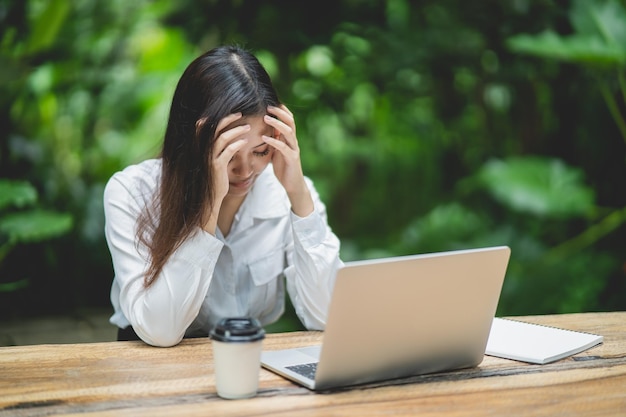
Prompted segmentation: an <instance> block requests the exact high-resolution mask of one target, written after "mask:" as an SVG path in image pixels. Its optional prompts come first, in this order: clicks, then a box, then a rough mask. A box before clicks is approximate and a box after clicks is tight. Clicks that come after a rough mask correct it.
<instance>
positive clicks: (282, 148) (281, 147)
mask: <svg viewBox="0 0 626 417" xmlns="http://www.w3.org/2000/svg"><path fill="white" fill-rule="evenodd" d="M261 139H263V141H264V142H265V143H267V144H268V145H270V146H271V147H273V148H274V149H276V150H277V151H279V152H280V153H281V154H283V155H284V156H288V155H289V153H290V152H293V149H291V148H290V147H289V145H287V144H286V143H285V142H283V141H282V140H278V139H276V138H273V137H271V136H265V135H263V136H261Z"/></svg>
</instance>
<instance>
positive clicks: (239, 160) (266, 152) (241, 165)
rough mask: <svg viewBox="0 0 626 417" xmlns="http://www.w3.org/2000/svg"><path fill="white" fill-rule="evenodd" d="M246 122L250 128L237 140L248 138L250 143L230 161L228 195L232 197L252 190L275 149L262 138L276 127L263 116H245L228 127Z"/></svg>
mask: <svg viewBox="0 0 626 417" xmlns="http://www.w3.org/2000/svg"><path fill="white" fill-rule="evenodd" d="M244 124H249V125H250V130H249V131H248V132H247V133H246V134H245V135H244V136H241V137H238V138H236V139H235V140H239V139H244V138H247V139H248V143H247V144H246V145H245V146H244V147H243V148H242V149H241V150H239V151H238V152H237V153H236V154H235V156H233V158H232V159H231V161H230V162H229V163H228V182H229V184H230V188H229V189H228V195H229V196H231V197H242V196H245V195H246V194H247V193H248V191H250V189H251V188H252V185H253V184H254V181H255V180H256V178H257V177H258V176H259V174H260V173H261V172H263V170H264V169H265V167H267V164H269V163H270V161H271V160H272V154H273V151H274V150H273V148H272V147H271V146H270V145H268V144H267V143H265V142H264V141H263V139H261V136H262V135H266V136H273V135H274V129H273V128H272V127H270V126H268V125H267V124H265V122H264V121H263V116H252V117H244V118H242V119H241V120H237V122H235V123H233V124H232V125H230V126H228V127H227V129H232V128H233V127H236V126H240V125H244Z"/></svg>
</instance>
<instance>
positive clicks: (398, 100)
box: [0, 0, 626, 319]
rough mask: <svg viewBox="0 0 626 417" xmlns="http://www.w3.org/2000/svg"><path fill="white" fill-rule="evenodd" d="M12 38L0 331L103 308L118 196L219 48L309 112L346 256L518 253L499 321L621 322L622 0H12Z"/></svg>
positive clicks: (306, 121) (308, 152) (309, 147)
mask: <svg viewBox="0 0 626 417" xmlns="http://www.w3.org/2000/svg"><path fill="white" fill-rule="evenodd" d="M0 28H1V29H0V33H1V41H0V317H1V318H2V319H14V318H21V317H28V316H34V315H45V314H57V313H66V312H71V311H74V310H76V309H81V308H86V307H102V308H107V307H108V306H109V299H108V296H109V288H110V284H111V280H112V276H113V272H112V267H111V261H110V257H109V252H108V249H107V247H106V243H105V240H104V235H103V227H104V219H103V210H102V192H103V187H104V184H105V183H106V181H107V180H108V178H109V177H110V176H111V175H112V174H113V173H114V172H115V171H117V170H120V169H122V168H123V167H125V166H127V165H129V164H132V163H136V162H138V161H141V160H143V159H145V158H149V157H152V156H154V155H155V154H156V153H157V152H158V150H159V146H160V143H161V140H162V136H163V132H164V128H165V124H166V120H167V114H168V110H169V103H170V100H171V97H172V94H173V91H174V88H175V84H176V82H177V81H178V78H179V77H180V75H181V73H182V71H183V69H184V68H185V67H186V66H187V64H188V63H189V62H190V61H191V60H192V59H193V58H195V57H196V56H197V55H199V54H200V53H202V52H204V51H205V50H207V49H210V48H212V47H214V46H217V45H219V44H224V43H227V44H232V43H236V44H239V45H242V46H244V47H246V48H248V49H251V50H252V51H253V52H255V53H256V54H257V56H258V57H259V58H260V60H261V61H262V62H263V63H264V64H265V66H266V68H267V69H268V72H270V75H271V76H272V77H273V79H274V81H275V84H276V86H277V89H278V91H279V95H280V97H281V99H282V101H283V102H285V103H286V104H287V105H288V106H289V107H290V109H291V110H292V111H293V112H294V113H295V116H296V121H297V125H298V137H299V141H300V146H301V149H302V163H303V166H304V170H305V173H306V174H307V175H308V176H309V177H311V178H312V179H313V180H314V181H315V184H316V186H317V187H318V190H319V191H320V194H321V195H322V198H323V200H324V201H325V202H326V204H327V206H328V210H329V221H330V224H331V226H332V228H333V230H334V231H335V232H336V234H337V235H338V236H339V238H340V239H341V241H342V257H343V259H344V260H353V259H364V258H371V257H383V256H392V255H404V254H411V253H424V252H432V251H443V250H452V249H459V248H471V247H479V246H488V245H509V246H510V247H511V248H512V259H511V262H510V266H509V269H508V272H507V277H506V281H505V287H504V289H503V293H502V297H501V301H500V305H499V309H498V314H499V315H516V314H540V313H562V312H580V311H602V310H624V309H626V122H625V119H626V2H625V1H623V0H611V1H601V0H577V1H556V0H534V1H531V0H510V1H501V0H498V1H496V0H483V1H464V0H436V1H435V0H431V1H428V0H426V1H408V0H387V1H382V0H381V1H374V0H333V1H328V0H325V1H321V0H320V1H311V2H299V1H257V0H235V1H221V0H178V1H165V0H154V1H148V0H134V1H126V0H108V1H96V0H74V1H63V0H36V1H35V0H28V1H26V0H24V1H22V0H16V1H9V0H0ZM450 290H451V291H454V289H453V288H451V289H450Z"/></svg>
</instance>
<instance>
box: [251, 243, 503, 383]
mask: <svg viewBox="0 0 626 417" xmlns="http://www.w3.org/2000/svg"><path fill="white" fill-rule="evenodd" d="M509 256H510V249H509V248H508V247H506V246H500V247H491V248H480V249H469V250H460V251H450V252H441V253H431V254H421V255H410V256H400V257H391V258H383V259H374V260H365V261H354V262H346V263H345V266H344V267H343V268H341V269H340V270H339V271H338V273H337V277H336V280H335V286H334V290H333V295H332V300H331V303H330V306H329V310H328V318H327V322H326V329H325V330H324V336H323V341H322V344H321V345H316V346H309V347H304V348H297V349H283V350H273V351H272V350H264V351H263V352H262V354H261V364H262V366H263V367H264V368H266V369H268V370H270V371H273V372H275V373H277V374H279V375H281V376H283V377H285V378H288V379H290V380H292V381H294V382H296V383H299V384H301V385H303V386H305V387H307V388H309V389H311V390H329V389H334V388H339V387H346V386H353V385H360V384H365V383H371V382H378V381H383V380H389V379H395V378H402V377H407V376H413V375H420V374H427V373H433V372H441V371H447V370H453V369H460V368H469V367H474V366H477V365H478V364H480V362H482V360H483V356H484V354H485V348H486V345H487V340H488V338H489V331H490V329H491V323H492V320H493V318H494V315H495V313H496V308H497V305H498V300H499V298H500V291H501V289H502V284H503V281H504V276H505V273H506V268H507V265H508V261H509Z"/></svg>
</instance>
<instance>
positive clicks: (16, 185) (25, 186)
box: [0, 179, 37, 209]
mask: <svg viewBox="0 0 626 417" xmlns="http://www.w3.org/2000/svg"><path fill="white" fill-rule="evenodd" d="M36 201H37V190H35V187H33V186H32V185H30V184H29V183H27V182H26V181H11V180H6V179H0V209H3V208H5V207H10V206H14V207H24V206H26V205H29V204H33V203H35V202H36Z"/></svg>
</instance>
